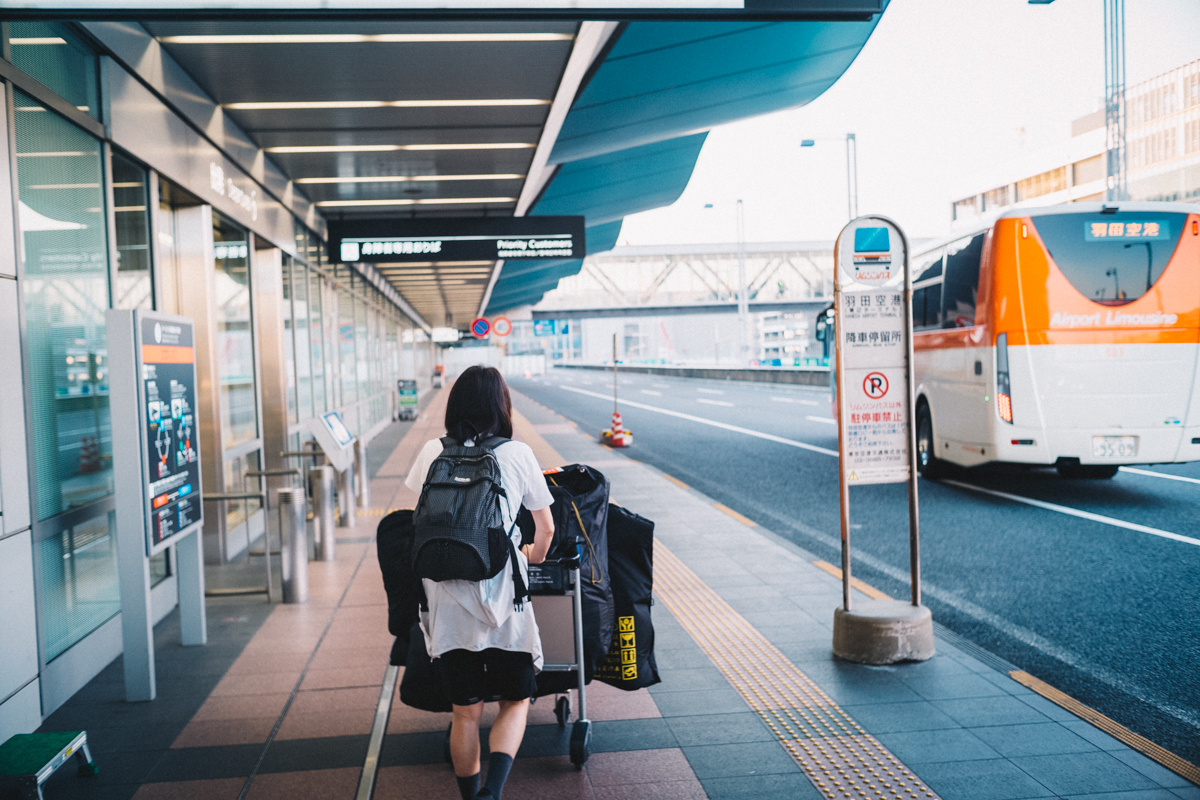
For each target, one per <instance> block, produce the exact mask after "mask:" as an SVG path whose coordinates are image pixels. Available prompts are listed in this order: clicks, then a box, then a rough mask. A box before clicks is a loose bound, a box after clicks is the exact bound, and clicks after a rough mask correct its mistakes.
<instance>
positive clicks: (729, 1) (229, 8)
mask: <svg viewBox="0 0 1200 800" xmlns="http://www.w3.org/2000/svg"><path fill="white" fill-rule="evenodd" d="M89 6H91V7H89ZM0 8H8V9H13V8H19V9H20V10H21V11H22V12H25V14H26V15H29V12H31V11H32V12H37V11H39V10H41V11H46V12H54V11H57V12H60V13H61V12H63V11H71V12H74V13H75V14H77V15H78V14H79V13H80V12H82V13H83V14H84V15H85V18H86V15H87V12H89V11H91V12H96V11H103V12H104V17H103V18H105V19H113V18H117V19H121V18H125V17H126V16H128V17H130V18H133V15H134V14H136V15H137V16H136V18H137V19H156V18H164V17H166V18H178V16H179V13H180V12H188V14H189V16H192V17H196V18H201V19H222V18H228V19H241V20H245V19H247V18H249V19H255V18H270V17H273V16H286V17H290V18H295V17H297V16H300V17H302V18H307V19H337V18H339V17H340V18H346V17H349V18H360V17H362V16H364V15H369V16H370V17H371V18H373V19H387V18H397V17H400V18H402V17H413V16H416V17H426V18H429V17H433V18H445V17H451V18H457V17H467V18H481V19H494V18H503V17H520V18H523V19H545V18H553V19H595V18H596V12H600V11H602V12H605V13H606V14H607V15H610V16H615V17H618V18H621V19H637V18H639V17H640V18H646V17H650V18H662V17H669V18H682V19H731V18H732V19H771V20H785V19H799V20H863V19H869V18H870V17H871V15H873V14H879V13H881V12H882V11H883V0H286V1H285V0H169V2H168V0H105V2H93V3H88V2H87V0H0ZM114 12H117V13H114ZM119 12H126V13H125V14H121V13H119ZM385 35H386V34H385Z"/></svg>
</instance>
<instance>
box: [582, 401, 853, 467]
mask: <svg viewBox="0 0 1200 800" xmlns="http://www.w3.org/2000/svg"><path fill="white" fill-rule="evenodd" d="M562 388H563V389H566V390H567V391H569V392H575V393H576V394H585V395H587V396H588V397H596V398H599V399H601V400H611V399H612V398H611V397H610V396H608V395H606V394H600V393H599V392H589V391H588V390H587V389H577V388H575V387H574V386H564V387H562ZM622 402H623V403H624V404H625V405H627V406H632V407H633V408H640V409H642V410H643V411H653V412H655V413H657V414H666V415H667V416H668V417H678V418H679V419H686V420H688V421H689V422H698V423H700V424H701V425H711V426H712V427H714V428H720V429H722V430H726V431H733V432H734V433H744V434H746V435H747V436H753V437H755V438H757V439H766V440H767V441H768V442H775V443H777V444H786V445H788V446H789V447H798V448H800V449H801V450H811V451H812V452H814V453H820V454H822V455H826V456H834V457H836V456H837V451H836V450H830V449H829V448H827V447H817V446H816V445H815V444H809V443H808V442H797V441H796V440H795V439H785V438H783V437H782V436H775V435H773V434H770V433H763V432H762V431H752V430H750V429H749V428H743V427H741V426H738V425H729V424H728V423H725V422H717V421H716V420H715V419H705V418H704V417H697V416H695V415H693V414H684V413H683V412H682V411H671V410H670V409H667V408H659V407H658V406H648V405H646V404H645V403H638V402H635V401H633V400H623V401H622Z"/></svg>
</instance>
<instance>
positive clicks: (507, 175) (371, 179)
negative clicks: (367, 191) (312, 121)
mask: <svg viewBox="0 0 1200 800" xmlns="http://www.w3.org/2000/svg"><path fill="white" fill-rule="evenodd" d="M524 178H525V175H524V174H522V173H519V172H496V173H480V174H474V175H378V176H359V177H353V178H298V179H296V183H411V182H432V181H438V182H441V181H519V180H523V179H524Z"/></svg>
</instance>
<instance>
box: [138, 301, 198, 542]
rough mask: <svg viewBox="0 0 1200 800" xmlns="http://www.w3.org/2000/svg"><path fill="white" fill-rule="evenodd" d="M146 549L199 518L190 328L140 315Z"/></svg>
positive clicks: (194, 386) (187, 527)
mask: <svg viewBox="0 0 1200 800" xmlns="http://www.w3.org/2000/svg"><path fill="white" fill-rule="evenodd" d="M138 320H139V328H140V330H139V334H140V336H139V339H140V346H141V352H140V354H139V355H140V356H141V358H140V362H141V400H142V406H143V408H142V420H143V424H144V426H145V430H144V433H143V441H144V442H145V459H146V460H145V464H144V469H145V473H144V474H145V477H146V482H147V491H146V498H147V504H148V508H147V509H146V513H147V515H148V519H149V537H150V542H149V544H150V549H151V551H152V552H154V551H157V550H160V549H162V546H163V545H164V543H166V542H169V540H170V539H171V538H172V537H174V536H176V535H177V534H179V533H181V532H183V531H186V530H188V529H189V528H190V527H191V526H193V525H195V524H196V523H198V522H200V521H201V520H202V519H203V503H202V502H201V497H200V454H199V448H200V436H199V432H198V431H197V429H196V366H195V348H194V346H193V340H192V325H191V324H190V323H183V322H168V321H164V320H162V319H156V318H155V317H153V316H151V315H149V314H147V315H141V314H139V316H138Z"/></svg>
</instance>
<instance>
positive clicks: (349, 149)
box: [266, 142, 537, 153]
mask: <svg viewBox="0 0 1200 800" xmlns="http://www.w3.org/2000/svg"><path fill="white" fill-rule="evenodd" d="M536 146H537V145H534V144H530V143H528V142H477V143H476V142H473V143H470V144H329V145H306V146H295V147H268V148H266V151H267V152H268V153H394V152H397V151H400V150H529V149H531V148H533V147H536Z"/></svg>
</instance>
